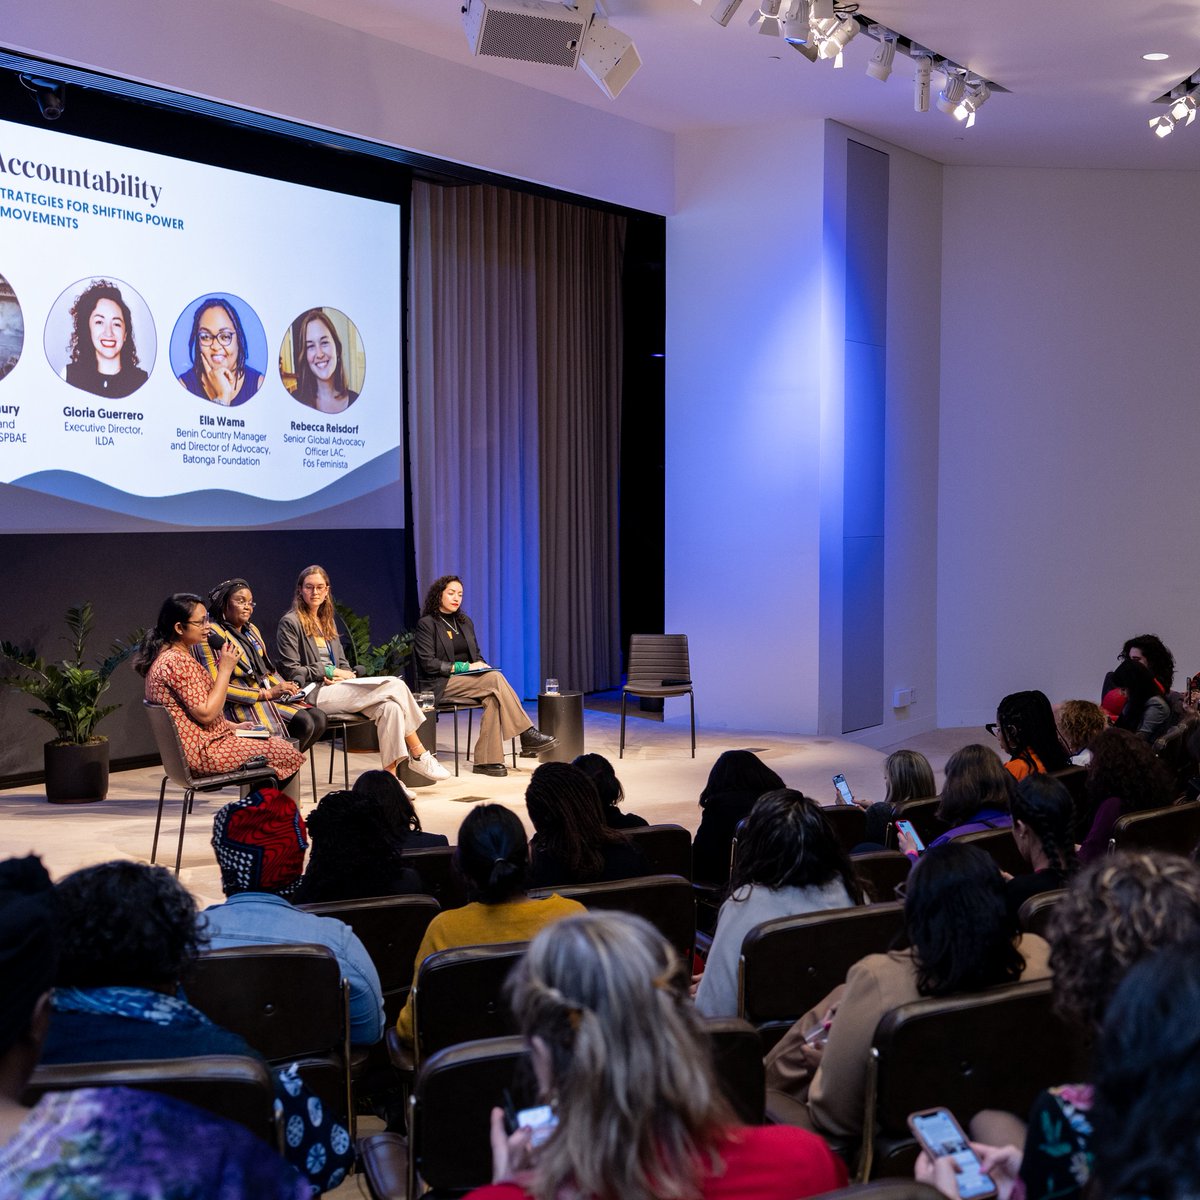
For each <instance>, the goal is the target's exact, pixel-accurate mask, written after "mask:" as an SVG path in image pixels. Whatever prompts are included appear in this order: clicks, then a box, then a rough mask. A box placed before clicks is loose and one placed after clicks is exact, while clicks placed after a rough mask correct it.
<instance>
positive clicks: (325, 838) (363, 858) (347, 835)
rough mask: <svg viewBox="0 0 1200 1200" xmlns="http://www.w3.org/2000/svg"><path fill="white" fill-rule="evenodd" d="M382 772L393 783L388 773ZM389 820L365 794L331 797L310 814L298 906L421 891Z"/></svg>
mask: <svg viewBox="0 0 1200 1200" xmlns="http://www.w3.org/2000/svg"><path fill="white" fill-rule="evenodd" d="M378 773H379V774H380V775H387V777H388V778H389V779H393V780H395V776H394V775H390V774H389V773H388V772H387V771H380V772H378ZM395 782H396V784H397V786H399V782H400V781H399V780H395ZM390 817H391V813H390V812H389V811H388V809H386V808H385V807H384V806H383V805H381V804H380V803H379V802H378V801H377V800H375V799H374V798H373V797H372V796H371V795H369V794H368V793H366V792H327V793H326V794H325V796H323V797H322V799H321V802H320V804H318V805H317V807H316V808H315V809H313V811H312V812H311V813H309V814H308V820H307V824H308V836H309V837H310V838H311V839H312V850H311V851H310V853H309V856H308V867H307V868H306V869H305V872H304V878H303V879H301V880H300V886H299V887H298V888H297V889H296V893H295V896H294V897H293V899H294V900H295V902H296V903H297V904H313V903H316V902H317V901H321V900H360V899H365V898H366V897H368V896H398V895H403V894H405V893H419V892H423V891H424V890H425V887H424V884H422V883H421V877H420V876H419V875H418V874H417V873H416V871H414V870H413V869H412V868H411V867H406V866H405V865H404V863H403V861H402V860H401V858H400V850H401V847H402V846H403V842H400V841H398V840H397V839H396V837H395V833H394V827H393V825H392V822H391V820H390V819H389V818H390Z"/></svg>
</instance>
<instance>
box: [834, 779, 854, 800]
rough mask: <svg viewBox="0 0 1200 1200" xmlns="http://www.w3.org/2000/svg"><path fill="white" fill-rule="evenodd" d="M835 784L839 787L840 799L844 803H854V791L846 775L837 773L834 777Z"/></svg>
mask: <svg viewBox="0 0 1200 1200" xmlns="http://www.w3.org/2000/svg"><path fill="white" fill-rule="evenodd" d="M833 786H834V787H835V788H837V794H838V799H839V800H841V802H842V803H843V804H853V803H854V793H853V792H852V791H851V790H850V785H849V784H848V783H847V782H846V777H845V775H835V776H834V777H833Z"/></svg>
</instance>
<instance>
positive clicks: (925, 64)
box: [913, 55, 933, 113]
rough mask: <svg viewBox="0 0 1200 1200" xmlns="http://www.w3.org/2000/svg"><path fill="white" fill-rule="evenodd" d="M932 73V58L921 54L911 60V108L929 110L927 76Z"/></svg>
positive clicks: (921, 111) (920, 111) (920, 110)
mask: <svg viewBox="0 0 1200 1200" xmlns="http://www.w3.org/2000/svg"><path fill="white" fill-rule="evenodd" d="M932 74H933V59H932V58H927V57H925V56H924V55H921V56H920V57H919V58H916V59H914V60H913V108H914V109H915V110H916V111H917V112H919V113H923V112H928V111H929V78H930V76H931V75H932Z"/></svg>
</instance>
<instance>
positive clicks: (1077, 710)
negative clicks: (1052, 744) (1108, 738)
mask: <svg viewBox="0 0 1200 1200" xmlns="http://www.w3.org/2000/svg"><path fill="white" fill-rule="evenodd" d="M1054 720H1055V723H1056V724H1057V725H1058V736H1059V737H1060V738H1062V743H1063V745H1064V746H1066V748H1067V753H1068V754H1069V755H1070V756H1071V762H1072V763H1073V764H1074V765H1075V766H1077V767H1086V766H1087V765H1088V763H1089V762H1091V761H1092V752H1091V749H1090V747H1091V744H1092V742H1094V741H1095V740H1096V738H1098V737H1099V736H1100V735H1101V734H1102V733H1103V732H1104V731H1105V730H1106V729H1107V728H1108V727H1109V723H1110V722H1109V719H1108V714H1107V713H1106V712H1105V711H1104V709H1102V708H1101V707H1100V705H1098V704H1093V703H1092V701H1091V700H1064V701H1063V702H1062V703H1061V704H1059V705H1057V706H1056V707H1055V709H1054Z"/></svg>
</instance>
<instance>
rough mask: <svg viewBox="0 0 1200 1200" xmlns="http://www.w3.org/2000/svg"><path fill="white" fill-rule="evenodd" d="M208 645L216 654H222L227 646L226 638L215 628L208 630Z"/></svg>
mask: <svg viewBox="0 0 1200 1200" xmlns="http://www.w3.org/2000/svg"><path fill="white" fill-rule="evenodd" d="M208 645H209V648H210V649H211V650H212V652H213V653H214V654H220V653H221V651H222V650H223V649H224V648H225V639H224V638H223V637H222V636H221V635H220V634H219V633H218V632H217V631H216V630H215V629H210V630H209V631H208Z"/></svg>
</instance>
